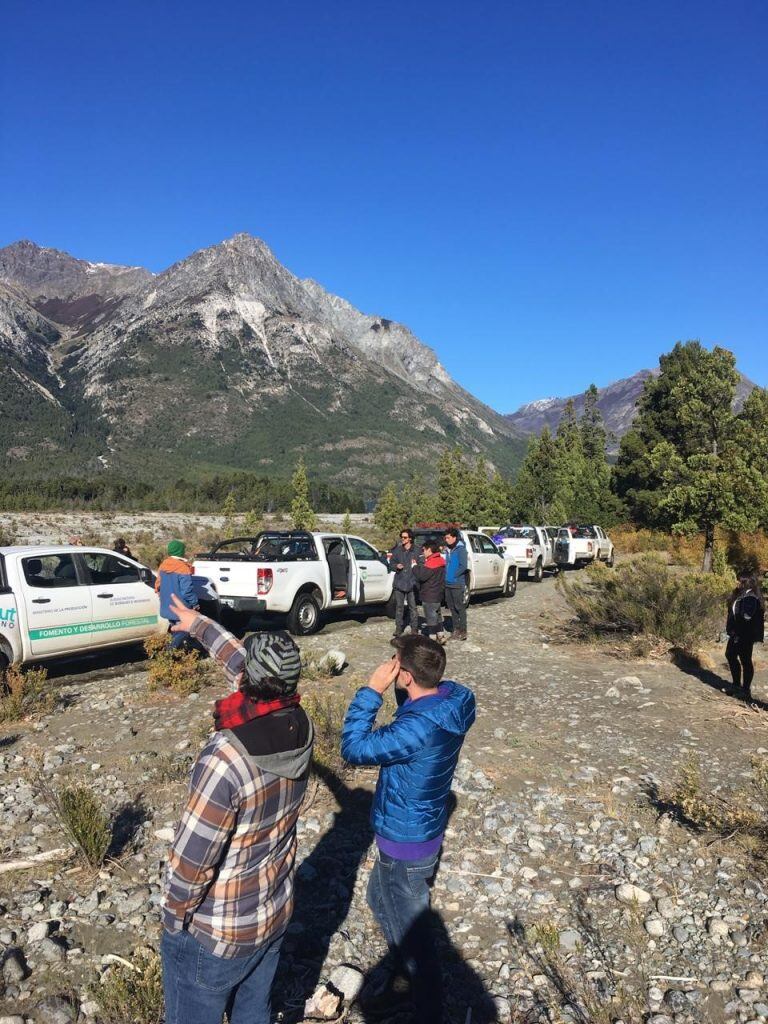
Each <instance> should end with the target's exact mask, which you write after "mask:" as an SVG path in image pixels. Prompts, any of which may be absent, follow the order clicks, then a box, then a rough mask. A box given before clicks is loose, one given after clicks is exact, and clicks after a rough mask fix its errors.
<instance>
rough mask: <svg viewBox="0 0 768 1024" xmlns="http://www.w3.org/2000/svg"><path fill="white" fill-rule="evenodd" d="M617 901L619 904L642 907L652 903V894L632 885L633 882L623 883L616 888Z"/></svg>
mask: <svg viewBox="0 0 768 1024" xmlns="http://www.w3.org/2000/svg"><path fill="white" fill-rule="evenodd" d="M616 899H617V900H618V901H619V903H624V904H626V905H627V906H630V907H631V906H634V905H637V904H639V905H641V906H642V904H644V903H650V902H651V894H650V893H649V892H646V891H645V889H641V888H640V886H639V885H632V883H631V882H622V883H621V885H617V886H616Z"/></svg>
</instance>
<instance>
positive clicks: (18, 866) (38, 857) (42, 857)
mask: <svg viewBox="0 0 768 1024" xmlns="http://www.w3.org/2000/svg"><path fill="white" fill-rule="evenodd" d="M72 853H73V851H72V848H71V847H69V846H62V847H59V848H57V849H55V850H44V851H43V853H35V854H33V855H32V856H31V857H26V858H25V859H24V860H8V861H5V863H0V875H5V874H8V872H9V871H27V870H28V869H29V868H34V867H37V865H38V864H48V863H50V862H51V861H54V860H67V859H68V858H69V857H71V856H72Z"/></svg>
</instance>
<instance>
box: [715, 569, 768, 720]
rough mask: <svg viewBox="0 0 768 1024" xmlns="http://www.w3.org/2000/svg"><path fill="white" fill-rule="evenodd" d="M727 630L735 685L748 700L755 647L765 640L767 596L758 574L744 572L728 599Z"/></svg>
mask: <svg viewBox="0 0 768 1024" xmlns="http://www.w3.org/2000/svg"><path fill="white" fill-rule="evenodd" d="M725 631H726V633H727V634H728V645H727V646H726V648H725V657H726V661H727V662H728V665H729V667H730V670H731V677H732V679H733V685H734V686H736V687H740V688H741V691H742V694H743V696H744V700H745V701H751V700H752V679H753V678H754V675H755V666H754V664H753V662H752V648H753V647H754V645H755V644H756V643H763V642H764V640H765V598H764V597H763V591H762V588H761V586H760V581H759V580H758V579H757V577H756V576H742V578H741V579H740V580H739V583H738V586H737V587H736V589H735V590H734V591H733V593H732V594H731V596H730V598H729V599H728V621H727V623H726V627H725Z"/></svg>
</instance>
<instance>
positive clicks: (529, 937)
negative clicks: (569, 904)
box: [509, 898, 648, 1024]
mask: <svg viewBox="0 0 768 1024" xmlns="http://www.w3.org/2000/svg"><path fill="white" fill-rule="evenodd" d="M574 910H575V916H576V926H577V929H578V931H579V934H580V935H581V939H582V945H581V947H580V948H579V949H578V950H577V951H576V953H575V954H569V953H567V952H566V951H565V950H564V949H563V948H562V947H561V946H560V930H559V928H558V926H557V925H556V924H555V923H554V922H552V921H540V922H538V923H536V924H534V925H533V926H532V927H530V928H526V927H525V926H524V925H523V924H522V923H521V922H520V921H518V920H515V921H513V922H512V923H511V924H510V925H509V931H510V935H511V937H512V939H513V941H514V943H515V944H516V946H517V948H518V951H519V953H520V962H521V965H522V966H523V968H524V969H525V970H526V972H527V973H528V974H529V976H530V979H531V988H532V989H533V991H534V992H535V996H534V1000H535V1006H534V1010H535V1011H539V1012H541V1013H543V1015H544V1016H541V1017H539V1016H537V1017H536V1018H535V1019H537V1020H539V1019H545V1020H551V1021H566V1020H567V1021H569V1022H570V1024H617V1022H618V1021H621V1022H623V1024H642V1022H643V1021H645V1020H646V1019H647V1007H646V996H645V993H646V990H647V986H648V982H647V977H646V972H645V968H644V965H643V964H642V962H641V963H640V964H638V965H637V966H634V967H631V968H630V969H629V970H626V969H625V970H622V969H621V968H622V966H623V965H619V963H618V962H617V960H616V957H615V956H614V955H613V953H612V944H611V943H609V942H607V941H606V940H605V938H604V936H603V934H602V933H601V930H600V928H599V927H598V925H597V923H596V921H595V919H594V917H593V915H592V914H591V912H590V911H589V909H588V907H587V905H586V901H585V900H584V899H583V898H582V899H579V900H577V901H576V904H575V907H574ZM535 975H543V976H544V978H546V982H547V984H546V986H541V985H537V984H536V983H535V982H534V976H535ZM526 1019H527V1018H526Z"/></svg>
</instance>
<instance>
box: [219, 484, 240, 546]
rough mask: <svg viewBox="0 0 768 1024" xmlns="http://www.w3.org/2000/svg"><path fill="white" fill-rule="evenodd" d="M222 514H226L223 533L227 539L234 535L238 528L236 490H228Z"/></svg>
mask: <svg viewBox="0 0 768 1024" xmlns="http://www.w3.org/2000/svg"><path fill="white" fill-rule="evenodd" d="M221 514H222V515H223V516H224V523H223V524H222V534H223V536H224V538H225V540H226V539H229V538H230V537H234V536H235V533H236V530H237V524H236V521H235V520H236V516H237V500H236V498H235V492H234V491H228V492H227V496H226V498H225V499H224V504H223V505H222V507H221Z"/></svg>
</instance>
